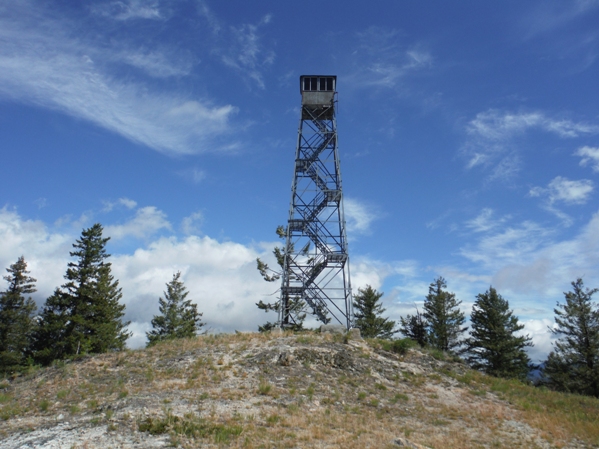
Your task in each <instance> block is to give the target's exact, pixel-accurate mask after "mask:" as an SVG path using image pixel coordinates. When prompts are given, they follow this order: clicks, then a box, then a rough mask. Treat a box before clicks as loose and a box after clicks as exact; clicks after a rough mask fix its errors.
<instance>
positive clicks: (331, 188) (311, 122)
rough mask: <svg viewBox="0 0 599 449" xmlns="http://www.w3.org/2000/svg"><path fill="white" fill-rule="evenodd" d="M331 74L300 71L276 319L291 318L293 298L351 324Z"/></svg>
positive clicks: (325, 317)
mask: <svg viewBox="0 0 599 449" xmlns="http://www.w3.org/2000/svg"><path fill="white" fill-rule="evenodd" d="M335 84H336V77H331V76H302V77H300V91H301V93H302V112H301V118H300V124H299V130H298V141H297V142H298V143H297V149H296V154H295V168H294V176H293V183H292V186H291V204H290V210H289V219H288V222H287V228H286V243H285V248H284V253H285V254H284V264H283V276H282V284H281V307H280V311H279V325H280V326H281V327H286V326H291V325H293V324H294V323H296V320H295V317H294V311H293V310H292V307H290V304H291V301H292V300H302V301H304V302H305V303H306V304H307V305H308V306H309V308H310V309H311V310H312V313H313V315H314V316H315V317H316V318H317V319H318V320H319V321H321V322H323V323H328V322H334V323H338V324H343V325H344V326H346V327H347V328H348V329H349V328H351V327H352V324H353V310H352V296H351V283H350V277H349V256H348V252H347V237H346V230H345V217H344V212H343V193H342V192H343V191H342V187H341V172H340V170H339V155H338V150H337V123H336V118H335V106H336V90H335Z"/></svg>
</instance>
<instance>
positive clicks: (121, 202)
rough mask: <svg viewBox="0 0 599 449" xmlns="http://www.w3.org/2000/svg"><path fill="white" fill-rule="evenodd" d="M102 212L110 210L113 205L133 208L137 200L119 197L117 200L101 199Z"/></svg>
mask: <svg viewBox="0 0 599 449" xmlns="http://www.w3.org/2000/svg"><path fill="white" fill-rule="evenodd" d="M102 204H104V208H103V209H102V210H103V211H104V212H110V211H111V210H112V209H114V208H115V206H124V207H126V208H127V209H135V207H137V202H136V201H134V200H132V199H129V198H119V199H118V200H117V201H102Z"/></svg>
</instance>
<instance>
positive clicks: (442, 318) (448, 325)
mask: <svg viewBox="0 0 599 449" xmlns="http://www.w3.org/2000/svg"><path fill="white" fill-rule="evenodd" d="M446 288H447V283H446V282H445V279H443V278H442V277H438V278H437V279H435V280H434V282H432V283H431V284H430V286H429V288H428V295H426V299H425V301H424V312H423V313H422V315H423V317H424V319H425V321H426V324H427V326H426V327H427V334H428V335H427V339H428V343H429V344H430V345H431V346H432V347H434V348H437V349H440V350H441V351H453V350H454V349H456V348H457V347H458V346H460V345H461V344H462V342H461V341H460V335H461V334H463V333H464V332H465V331H466V330H467V329H468V327H462V326H463V325H464V323H465V322H466V317H465V316H464V312H462V311H460V309H459V306H460V304H462V301H459V300H457V299H456V297H455V293H449V292H448V291H446V290H444V289H446Z"/></svg>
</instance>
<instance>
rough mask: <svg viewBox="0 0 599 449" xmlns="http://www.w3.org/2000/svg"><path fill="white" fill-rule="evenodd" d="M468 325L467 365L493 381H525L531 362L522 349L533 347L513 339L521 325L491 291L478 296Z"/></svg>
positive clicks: (526, 339)
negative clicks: (494, 378) (512, 379)
mask: <svg viewBox="0 0 599 449" xmlns="http://www.w3.org/2000/svg"><path fill="white" fill-rule="evenodd" d="M470 321H471V323H472V328H471V331H470V338H468V339H467V340H466V342H465V343H466V346H467V349H466V351H467V353H468V356H467V360H468V362H469V363H470V365H471V366H472V367H473V368H475V369H478V370H482V371H484V372H486V373H487V374H491V375H493V376H496V377H507V378H512V377H514V378H519V379H524V378H526V375H527V374H528V371H529V366H528V365H529V362H530V359H529V358H528V355H527V354H526V352H525V351H524V348H525V347H526V346H532V343H531V339H530V337H529V336H528V335H527V336H516V335H515V333H516V332H518V331H520V330H522V329H523V328H524V325H522V324H519V323H518V318H517V317H515V316H513V312H512V311H511V310H510V308H509V303H508V302H507V301H506V300H505V299H503V298H502V297H501V295H499V294H498V293H497V291H496V290H495V289H494V288H493V287H490V288H489V290H487V291H486V292H485V293H481V294H479V295H477V297H476V301H475V302H474V306H473V308H472V315H471V317H470Z"/></svg>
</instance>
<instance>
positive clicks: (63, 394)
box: [56, 390, 69, 399]
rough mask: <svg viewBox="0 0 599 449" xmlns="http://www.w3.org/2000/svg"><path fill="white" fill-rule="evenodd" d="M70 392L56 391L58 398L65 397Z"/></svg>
mask: <svg viewBox="0 0 599 449" xmlns="http://www.w3.org/2000/svg"><path fill="white" fill-rule="evenodd" d="M68 394H69V392H68V391H67V390H60V391H59V392H58V393H56V399H64V398H66V397H67V395H68Z"/></svg>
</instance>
